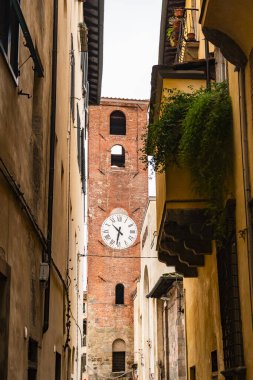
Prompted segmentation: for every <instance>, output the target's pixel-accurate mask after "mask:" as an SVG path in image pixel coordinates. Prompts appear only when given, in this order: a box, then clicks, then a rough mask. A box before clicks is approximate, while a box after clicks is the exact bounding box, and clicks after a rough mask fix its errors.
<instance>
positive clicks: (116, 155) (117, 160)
mask: <svg viewBox="0 0 253 380" xmlns="http://www.w3.org/2000/svg"><path fill="white" fill-rule="evenodd" d="M111 166H115V167H118V168H124V167H125V149H124V148H123V146H121V145H114V146H113V147H112V148H111Z"/></svg>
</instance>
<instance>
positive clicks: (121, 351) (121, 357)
mask: <svg viewBox="0 0 253 380" xmlns="http://www.w3.org/2000/svg"><path fill="white" fill-rule="evenodd" d="M125 362H126V344H125V342H124V340H122V339H116V340H115V341H114V342H113V344H112V372H125Z"/></svg>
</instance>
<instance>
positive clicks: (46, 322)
mask: <svg viewBox="0 0 253 380" xmlns="http://www.w3.org/2000/svg"><path fill="white" fill-rule="evenodd" d="M53 12H54V13H53V49H52V72H51V80H52V85H51V116H50V157H49V181H48V223H47V245H48V249H47V255H46V257H45V259H46V261H47V262H49V264H50V262H51V251H52V230H53V201H54V165H55V158H54V157H55V124H56V86H57V48H58V0H54V6H53ZM49 306H50V275H49V281H48V286H47V288H46V290H45V299H44V321H43V333H45V332H46V331H47V330H48V328H49Z"/></svg>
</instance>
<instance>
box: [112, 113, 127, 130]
mask: <svg viewBox="0 0 253 380" xmlns="http://www.w3.org/2000/svg"><path fill="white" fill-rule="evenodd" d="M110 134H111V135H125V134H126V117H125V115H124V114H123V112H121V111H114V112H112V113H111V116H110Z"/></svg>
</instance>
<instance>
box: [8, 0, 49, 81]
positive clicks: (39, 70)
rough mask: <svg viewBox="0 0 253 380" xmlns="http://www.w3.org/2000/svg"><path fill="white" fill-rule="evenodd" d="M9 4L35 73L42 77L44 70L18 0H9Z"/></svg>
mask: <svg viewBox="0 0 253 380" xmlns="http://www.w3.org/2000/svg"><path fill="white" fill-rule="evenodd" d="M11 2H12V5H13V8H14V11H15V13H16V16H17V18H18V21H19V24H20V27H21V29H22V32H23V34H24V37H25V41H26V45H25V46H26V47H27V48H28V49H29V51H30V54H31V57H32V59H33V62H34V70H35V71H36V73H37V74H38V76H39V77H44V69H43V66H42V63H41V60H40V56H39V54H38V52H37V50H36V48H35V46H34V44H33V40H32V37H31V34H30V32H29V29H28V26H27V24H26V21H25V18H24V15H23V12H22V10H21V8H20V5H19V2H18V0H11Z"/></svg>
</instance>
